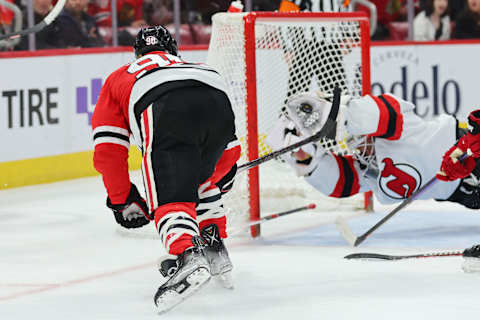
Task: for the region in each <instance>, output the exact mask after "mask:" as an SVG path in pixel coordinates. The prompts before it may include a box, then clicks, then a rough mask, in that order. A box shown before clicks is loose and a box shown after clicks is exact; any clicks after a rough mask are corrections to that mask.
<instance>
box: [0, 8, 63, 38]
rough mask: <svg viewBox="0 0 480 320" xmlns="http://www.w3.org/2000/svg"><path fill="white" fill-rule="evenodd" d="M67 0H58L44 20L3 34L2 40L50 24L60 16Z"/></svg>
mask: <svg viewBox="0 0 480 320" xmlns="http://www.w3.org/2000/svg"><path fill="white" fill-rule="evenodd" d="M66 1H67V0H58V2H57V4H56V5H55V6H54V7H53V9H52V11H50V13H49V14H48V15H47V16H46V17H45V18H44V19H43V20H42V21H40V22H39V23H37V24H36V25H34V26H33V27H31V28H27V29H24V30H20V31H16V32H12V33H7V34H2V35H0V40H4V39H9V40H11V39H15V38H18V37H21V36H24V35H27V34H29V33H32V32H33V33H35V32H38V31H40V30H42V29H43V28H45V27H46V26H48V25H49V24H50V23H52V21H53V20H55V18H56V17H57V16H58V14H59V13H60V11H62V9H63V6H64V5H65V2H66Z"/></svg>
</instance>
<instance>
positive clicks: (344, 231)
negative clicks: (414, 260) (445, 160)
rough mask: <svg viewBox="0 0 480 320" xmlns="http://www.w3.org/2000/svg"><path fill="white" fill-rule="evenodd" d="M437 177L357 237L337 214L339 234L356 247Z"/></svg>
mask: <svg viewBox="0 0 480 320" xmlns="http://www.w3.org/2000/svg"><path fill="white" fill-rule="evenodd" d="M467 156H468V153H464V154H463V155H462V156H460V158H459V161H462V160H463V159H465V158H466V157H467ZM437 181H438V180H437V178H436V177H433V178H432V179H430V180H429V181H428V182H427V183H426V184H425V185H424V186H423V187H421V188H419V189H418V190H417V191H415V192H414V193H412V194H411V195H410V197H408V198H407V199H405V200H403V201H402V203H400V204H399V205H398V206H397V207H396V208H395V209H393V210H392V211H391V212H390V213H389V214H387V215H386V216H385V217H383V218H382V220H380V221H378V222H377V223H376V224H375V225H374V226H373V227H371V228H370V229H368V230H367V231H366V232H365V233H364V234H362V235H361V236H359V237H357V236H355V234H354V233H353V231H352V229H351V228H350V226H349V225H348V223H347V221H346V220H345V218H344V217H343V216H338V217H337V219H336V220H335V224H336V226H337V229H338V230H339V231H340V234H341V235H342V236H343V237H344V238H345V240H347V241H348V243H350V244H351V245H352V246H354V247H356V246H358V245H359V244H360V243H362V242H363V241H365V239H367V238H368V236H370V235H371V234H372V233H373V232H374V231H375V230H377V229H378V228H379V227H380V226H381V225H383V224H384V223H385V222H387V221H388V220H390V218H392V217H393V216H394V215H395V214H396V213H397V212H398V211H400V210H402V209H403V208H405V207H406V206H408V205H409V204H410V203H412V202H413V200H415V199H416V198H418V196H420V195H421V194H422V193H423V192H424V191H425V190H427V189H428V188H430V187H431V186H432V185H434V184H435V182H437Z"/></svg>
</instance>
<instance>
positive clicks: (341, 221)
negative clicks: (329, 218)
mask: <svg viewBox="0 0 480 320" xmlns="http://www.w3.org/2000/svg"><path fill="white" fill-rule="evenodd" d="M335 225H336V227H337V229H338V231H339V232H340V234H341V235H342V237H343V238H344V239H345V240H347V242H348V243H349V244H350V245H351V246H353V247H354V246H355V244H356V242H357V239H358V238H357V236H356V235H355V234H354V233H353V231H352V229H351V228H350V226H349V225H348V223H347V220H346V219H345V218H344V217H343V216H338V217H337V218H336V219H335Z"/></svg>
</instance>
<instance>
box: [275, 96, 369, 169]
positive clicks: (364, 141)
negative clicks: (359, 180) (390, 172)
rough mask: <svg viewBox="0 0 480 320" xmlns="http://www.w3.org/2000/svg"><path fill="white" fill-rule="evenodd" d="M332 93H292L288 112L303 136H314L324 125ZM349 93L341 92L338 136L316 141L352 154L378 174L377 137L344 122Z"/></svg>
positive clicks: (320, 144) (326, 150)
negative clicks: (350, 131)
mask: <svg viewBox="0 0 480 320" xmlns="http://www.w3.org/2000/svg"><path fill="white" fill-rule="evenodd" d="M332 98H333V95H332V94H325V93H322V92H320V91H317V92H313V93H312V92H305V93H301V94H299V95H296V96H293V97H291V98H290V99H289V100H288V102H287V105H286V108H285V109H286V110H285V114H286V116H287V117H288V118H289V119H290V120H291V121H292V122H293V123H294V124H295V127H296V128H297V129H298V130H299V131H300V132H301V134H302V136H306V137H308V136H311V135H313V134H315V133H317V132H318V131H320V130H321V129H322V127H323V126H324V125H325V123H326V121H327V118H328V114H329V112H330V109H331V107H332ZM349 101H350V96H348V95H342V96H341V98H340V108H339V112H338V116H337V121H336V122H337V128H336V132H335V139H334V140H332V139H327V138H325V139H322V140H320V141H318V142H317V143H316V145H317V146H319V147H321V148H322V149H323V150H324V151H325V152H333V153H335V154H337V155H352V156H353V157H354V158H355V159H356V160H357V161H358V162H359V163H360V166H361V169H362V172H363V173H364V174H368V175H374V176H376V175H377V174H378V165H377V161H376V156H375V144H374V139H373V138H370V137H367V136H353V135H350V134H348V131H347V128H346V122H345V116H344V115H345V110H346V108H348V107H347V105H348V102H349Z"/></svg>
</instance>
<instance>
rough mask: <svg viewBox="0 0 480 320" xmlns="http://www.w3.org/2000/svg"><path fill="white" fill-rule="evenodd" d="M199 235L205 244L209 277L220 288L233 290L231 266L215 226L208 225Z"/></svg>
mask: <svg viewBox="0 0 480 320" xmlns="http://www.w3.org/2000/svg"><path fill="white" fill-rule="evenodd" d="M200 234H201V236H202V238H203V240H205V242H206V243H207V246H206V247H205V255H206V257H207V260H208V263H209V264H210V273H211V275H212V276H213V277H214V279H215V280H216V281H218V282H219V283H220V285H222V287H224V288H227V289H233V281H232V269H233V265H232V261H231V260H230V257H229V256H228V251H227V248H226V247H225V244H224V243H223V240H222V239H221V238H220V235H219V232H218V227H217V226H216V225H215V224H209V225H208V226H206V227H204V228H203V229H202V231H201V232H200Z"/></svg>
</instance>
